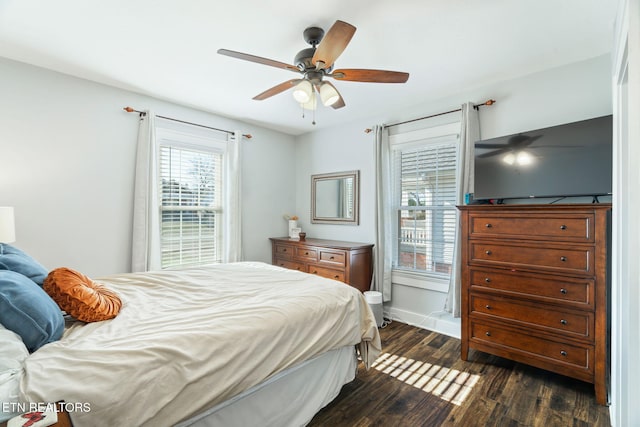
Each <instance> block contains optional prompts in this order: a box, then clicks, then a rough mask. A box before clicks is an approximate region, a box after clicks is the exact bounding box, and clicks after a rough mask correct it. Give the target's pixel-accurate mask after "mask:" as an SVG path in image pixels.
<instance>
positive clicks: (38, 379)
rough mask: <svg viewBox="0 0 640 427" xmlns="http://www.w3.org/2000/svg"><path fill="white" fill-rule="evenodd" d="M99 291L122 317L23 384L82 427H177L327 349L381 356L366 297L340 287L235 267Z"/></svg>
mask: <svg viewBox="0 0 640 427" xmlns="http://www.w3.org/2000/svg"><path fill="white" fill-rule="evenodd" d="M96 281H98V282H99V283H103V284H105V285H107V286H108V287H109V288H111V289H113V290H115V291H116V292H117V293H118V294H119V295H120V297H121V299H122V301H123V308H122V310H121V312H120V314H119V315H118V317H116V318H115V319H112V320H108V321H104V322H98V323H91V324H84V323H81V322H76V323H75V324H74V325H73V326H71V327H70V328H68V329H67V330H66V331H65V334H64V336H63V338H62V339H61V340H60V341H58V342H55V343H51V344H48V345H46V346H44V347H42V348H41V349H39V350H38V351H37V352H35V353H33V354H32V355H30V356H29V357H28V358H27V360H26V362H25V375H24V378H23V381H22V384H21V393H22V398H23V399H24V400H25V401H27V402H56V401H60V400H65V401H66V402H67V403H74V404H76V405H77V410H75V411H73V413H72V414H71V416H72V421H73V423H74V425H75V426H76V427H83V426H92V427H98V426H143V425H145V426H164V425H173V424H175V423H176V422H178V421H181V420H184V419H187V418H189V417H191V416H193V415H195V414H197V413H199V412H201V411H203V410H204V409H206V408H209V407H211V406H213V405H215V404H217V403H220V402H222V401H224V400H226V399H229V398H231V397H233V396H235V395H236V394H238V393H240V392H242V391H244V390H246V389H248V388H250V387H252V386H254V385H256V384H258V383H260V382H262V381H263V380H265V379H266V378H268V377H270V376H271V375H273V374H275V373H277V372H279V371H282V370H284V369H286V368H288V367H291V366H293V365H295V364H297V363H300V362H302V361H304V360H306V359H309V358H311V357H313V356H315V355H318V354H321V353H323V352H325V351H328V350H331V349H334V348H338V347H341V346H345V345H356V344H360V352H361V355H362V356H363V359H364V361H365V363H366V364H367V365H370V364H371V363H372V362H373V360H374V359H375V357H376V356H377V354H378V353H379V352H380V337H379V335H378V330H377V328H376V325H375V319H374V318H373V315H372V314H371V310H370V309H369V307H368V305H367V303H366V301H365V299H364V298H363V296H362V294H361V293H360V292H359V291H357V290H356V289H354V288H352V287H350V286H347V285H344V284H341V283H339V282H335V281H333V280H329V279H323V278H320V277H316V276H312V275H308V274H304V273H300V272H297V271H292V270H284V269H281V268H278V267H274V266H271V265H267V264H263V263H234V264H222V265H215V266H211V267H206V268H199V269H192V270H186V271H185V270H182V271H162V272H149V273H135V274H122V275H114V276H109V277H105V278H102V279H96ZM87 409H89V411H87Z"/></svg>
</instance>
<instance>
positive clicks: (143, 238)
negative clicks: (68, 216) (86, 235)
mask: <svg viewBox="0 0 640 427" xmlns="http://www.w3.org/2000/svg"><path fill="white" fill-rule="evenodd" d="M155 120H156V118H155V114H153V112H152V111H147V112H146V114H145V115H142V116H141V117H140V127H139V129H138V149H137V153H136V170H135V184H134V200H133V235H132V238H133V241H132V248H131V249H132V257H131V271H132V272H139V271H149V270H159V269H160V268H161V264H160V212H159V204H158V191H157V188H158V182H157V180H158V173H157V162H156V158H157V146H156V131H155Z"/></svg>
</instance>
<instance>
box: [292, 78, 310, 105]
mask: <svg viewBox="0 0 640 427" xmlns="http://www.w3.org/2000/svg"><path fill="white" fill-rule="evenodd" d="M312 95H313V86H311V82H310V81H309V80H302V81H301V82H300V83H298V84H297V85H296V87H295V88H294V89H293V98H294V99H295V100H296V101H298V102H299V103H300V104H305V103H307V102H309V101H310V100H311V96H312Z"/></svg>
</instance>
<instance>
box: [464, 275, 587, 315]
mask: <svg viewBox="0 0 640 427" xmlns="http://www.w3.org/2000/svg"><path fill="white" fill-rule="evenodd" d="M469 284H470V286H471V288H472V289H473V290H478V291H483V292H495V293H508V294H509V295H511V296H518V297H527V298H532V299H535V300H539V301H544V302H554V303H562V304H567V305H572V306H574V307H576V308H582V309H589V310H592V309H593V308H594V303H593V301H594V289H595V288H594V281H593V279H572V278H563V277H558V276H551V275H544V274H526V273H511V272H508V271H505V270H499V269H488V268H487V269H479V268H470V269H469Z"/></svg>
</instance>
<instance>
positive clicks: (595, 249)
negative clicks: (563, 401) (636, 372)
mask: <svg viewBox="0 0 640 427" xmlns="http://www.w3.org/2000/svg"><path fill="white" fill-rule="evenodd" d="M459 209H460V211H461V232H462V236H463V240H462V241H463V243H462V294H461V304H462V306H461V316H462V319H461V320H462V334H461V336H462V359H463V360H467V357H468V352H469V349H470V348H473V349H477V350H481V351H484V352H487V353H491V354H495V355H497V356H501V357H505V358H508V359H512V360H516V361H518V362H522V363H526V364H529V365H532V366H536V367H539V368H542V369H547V370H549V371H553V372H557V373H559V374H563V375H567V376H570V377H573V378H577V379H580V380H583V381H586V382H589V383H593V384H594V386H595V394H596V400H597V401H598V403H600V404H603V405H604V404H607V400H608V396H607V381H608V375H609V374H608V372H609V364H608V357H609V338H608V337H609V334H608V332H607V329H608V322H607V298H608V295H607V294H608V287H609V286H608V280H609V279H608V277H607V275H608V269H609V268H608V254H607V247H608V245H607V236H608V227H609V220H608V218H609V211H610V209H611V205H610V204H588V205H587V204H580V205H500V206H494V205H471V206H461V207H460V208H459Z"/></svg>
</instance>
